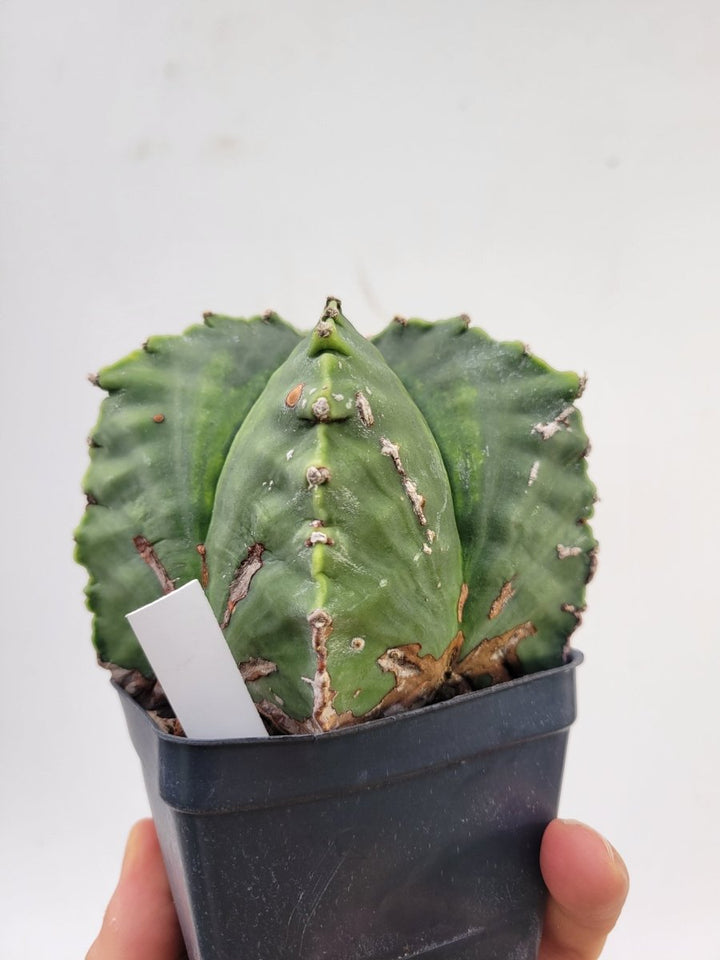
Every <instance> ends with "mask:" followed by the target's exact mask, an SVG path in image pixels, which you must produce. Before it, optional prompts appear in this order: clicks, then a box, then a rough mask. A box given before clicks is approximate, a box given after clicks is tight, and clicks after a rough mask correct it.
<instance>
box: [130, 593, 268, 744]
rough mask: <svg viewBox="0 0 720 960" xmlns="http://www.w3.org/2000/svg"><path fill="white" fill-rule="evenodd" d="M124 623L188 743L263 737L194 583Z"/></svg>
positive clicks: (224, 644)
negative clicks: (128, 626)
mask: <svg viewBox="0 0 720 960" xmlns="http://www.w3.org/2000/svg"><path fill="white" fill-rule="evenodd" d="M127 619H128V621H129V622H130V626H131V627H132V629H133V631H134V633H135V636H136V637H137V638H138V640H139V641H140V645H141V646H142V648H143V650H144V651H145V654H146V656H147V658H148V660H149V661H150V665H151V666H152V668H153V670H154V671H155V674H156V676H157V678H158V680H159V681H160V683H161V684H162V687H163V690H164V691H165V693H166V695H167V698H168V700H169V701H170V703H171V704H172V708H173V710H174V711H175V714H176V716H177V717H178V719H179V720H180V723H181V724H182V725H183V729H184V731H185V733H186V734H187V736H188V737H190V738H192V739H193V740H224V739H229V738H232V739H234V738H237V737H267V735H268V734H267V730H266V729H265V726H264V724H263V722H262V720H261V719H260V714H259V713H258V712H257V709H256V707H255V704H254V703H253V701H252V697H251V696H250V692H249V690H248V688H247V687H246V686H245V681H244V680H243V678H242V676H241V674H240V671H239V670H238V667H237V664H236V663H235V660H234V658H233V655H232V653H231V652H230V648H229V647H228V645H227V642H226V640H225V637H224V636H223V633H222V630H221V629H220V627H219V625H218V622H217V620H216V619H215V615H214V613H213V611H212V607H211V606H210V604H209V603H208V600H207V597H206V596H205V594H204V592H203V589H202V587H201V586H200V584H199V583H198V581H197V580H192V581H191V582H190V583H187V584H185V586H184V587H180V588H179V589H178V590H173V591H172V593H168V594H167V595H166V596H164V597H161V598H160V599H159V600H155V601H154V602H153V603H149V604H148V605H147V606H145V607H140V608H139V609H138V610H133V612H132V613H129V614H128V615H127Z"/></svg>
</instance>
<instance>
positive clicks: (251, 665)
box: [238, 657, 277, 683]
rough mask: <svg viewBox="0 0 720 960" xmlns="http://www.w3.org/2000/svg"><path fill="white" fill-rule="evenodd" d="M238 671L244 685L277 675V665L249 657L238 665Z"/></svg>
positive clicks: (260, 658) (259, 658)
mask: <svg viewBox="0 0 720 960" xmlns="http://www.w3.org/2000/svg"><path fill="white" fill-rule="evenodd" d="M238 669H239V670H240V674H241V676H242V678H243V680H244V681H245V682H246V683H252V682H253V681H254V680H261V679H262V678H263V677H269V676H271V675H272V674H273V673H277V664H276V663H273V662H272V660H264V659H263V658H262V657H250V659H249V660H243V661H242V663H239V664H238Z"/></svg>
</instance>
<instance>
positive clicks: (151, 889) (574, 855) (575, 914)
mask: <svg viewBox="0 0 720 960" xmlns="http://www.w3.org/2000/svg"><path fill="white" fill-rule="evenodd" d="M540 866H541V868H542V872H543V877H544V878H545V883H546V884H547V886H548V889H549V890H550V899H549V900H548V905H547V911H546V914H545V926H544V930H543V938H542V943H541V945H540V953H539V956H538V960H596V958H597V957H598V956H599V955H600V952H601V950H602V948H603V944H604V943H605V938H606V937H607V935H608V933H610V931H611V930H612V928H613V927H614V926H615V922H616V921H617V918H618V916H619V914H620V911H621V909H622V906H623V903H624V902H625V897H626V895H627V890H628V875H627V870H626V869H625V865H624V863H623V862H622V860H621V858H620V856H619V854H617V853H616V852H615V851H614V850H613V848H612V847H611V846H610V845H609V844H608V843H607V842H606V841H605V840H603V838H602V837H601V836H600V835H599V834H598V833H595V831H594V830H591V829H590V827H586V826H584V825H583V824H580V823H576V822H574V821H572V820H554V821H553V822H552V823H551V824H550V825H549V826H548V828H547V830H546V831H545V836H544V837H543V842H542V848H541V851H540ZM86 960H187V953H186V952H185V948H184V946H183V940H182V934H181V933H180V926H179V924H178V920H177V915H176V913H175V908H174V906H173V902H172V897H171V895H170V887H169V885H168V881H167V876H166V874H165V868H164V866H163V862H162V856H161V854H160V847H159V845H158V841H157V835H156V833H155V827H154V825H153V822H152V820H141V821H140V822H139V823H136V824H135V826H134V827H133V828H132V830H131V831H130V836H129V838H128V844H127V848H126V851H125V858H124V860H123V866H122V871H121V874H120V881H119V883H118V886H117V889H116V890H115V893H114V894H113V895H112V898H111V900H110V903H109V905H108V908H107V911H106V913H105V919H104V920H103V925H102V929H101V930H100V933H99V935H98V937H97V939H96V940H95V942H94V943H93V945H92V946H91V947H90V951H89V953H88V955H87V958H86Z"/></svg>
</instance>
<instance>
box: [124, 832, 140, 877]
mask: <svg viewBox="0 0 720 960" xmlns="http://www.w3.org/2000/svg"><path fill="white" fill-rule="evenodd" d="M140 834H141V827H140V824H139V823H136V824H135V826H134V827H133V828H132V830H131V831H130V833H129V834H128V838H127V843H126V844H125V853H124V854H123V862H122V867H121V869H120V876H121V877H123V876H125V874H126V873H127V872H128V871H129V870H132V868H133V866H134V865H135V863H136V862H137V861H138V859H139V856H140V850H141V848H142V837H141V835H140Z"/></svg>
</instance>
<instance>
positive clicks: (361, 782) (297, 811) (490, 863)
mask: <svg viewBox="0 0 720 960" xmlns="http://www.w3.org/2000/svg"><path fill="white" fill-rule="evenodd" d="M581 660H582V655H581V654H579V653H577V652H575V653H573V655H572V658H571V660H570V661H569V662H568V664H567V665H565V666H563V667H560V668H558V669H554V670H548V671H545V672H542V673H537V674H533V675H531V676H528V677H524V678H522V679H519V680H514V681H511V682H509V683H505V684H500V685H498V686H494V687H490V688H488V689H486V690H482V691H479V692H477V693H471V694H466V695H464V696H460V697H456V698H455V699H453V700H450V701H447V702H445V703H441V704H436V705H433V706H430V707H425V708H423V709H420V710H417V711H410V712H408V713H405V714H401V715H397V716H395V717H390V718H387V719H383V720H378V721H374V722H370V723H366V724H363V725H359V726H357V727H354V728H350V729H345V730H340V731H336V732H332V733H327V734H323V735H321V736H280V737H271V738H269V739H268V740H228V741H213V742H207V741H203V742H199V741H193V740H188V739H183V738H180V737H173V736H170V735H168V734H165V733H162V732H161V731H160V730H159V729H158V727H157V726H156V725H155V724H154V723H153V721H152V720H151V719H150V717H149V716H148V715H147V714H146V713H145V712H144V711H143V710H142V709H141V708H140V707H139V706H138V705H137V704H136V703H135V701H133V700H132V699H131V698H130V697H129V696H128V695H127V694H125V693H124V692H123V691H122V690H119V693H120V695H121V698H122V703H123V707H124V710H125V714H126V719H127V723H128V727H129V730H130V735H131V737H132V740H133V743H134V745H135V748H136V750H137V752H138V754H139V756H140V760H141V762H142V768H143V773H144V777H145V783H146V787H147V791H148V796H149V800H150V805H151V808H152V812H153V817H154V819H155V822H156V825H157V829H158V834H159V837H160V844H161V847H162V851H163V856H164V859H165V864H166V866H167V870H168V874H169V877H170V883H171V886H172V890H173V896H174V898H175V903H176V906H177V910H178V914H179V917H180V922H181V925H182V929H183V934H184V937H185V942H186V945H187V949H188V954H189V956H190V958H191V960H401V958H402V960H410V958H415V957H422V958H428V960H534V958H535V957H536V954H537V947H538V941H539V936H540V930H541V923H542V913H543V907H544V900H545V888H544V885H543V882H542V879H541V876H540V871H539V865H538V854H539V848H540V840H541V837H542V833H543V830H544V828H545V826H546V824H547V823H548V821H550V820H551V819H552V818H553V817H554V816H555V815H556V813H557V805H558V798H559V792H560V783H561V779H562V770H563V763H564V757H565V747H566V742H567V734H568V728H569V726H570V724H571V723H572V722H573V720H574V719H575V677H574V671H575V667H576V666H577V665H578V664H579V663H580V662H581Z"/></svg>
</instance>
